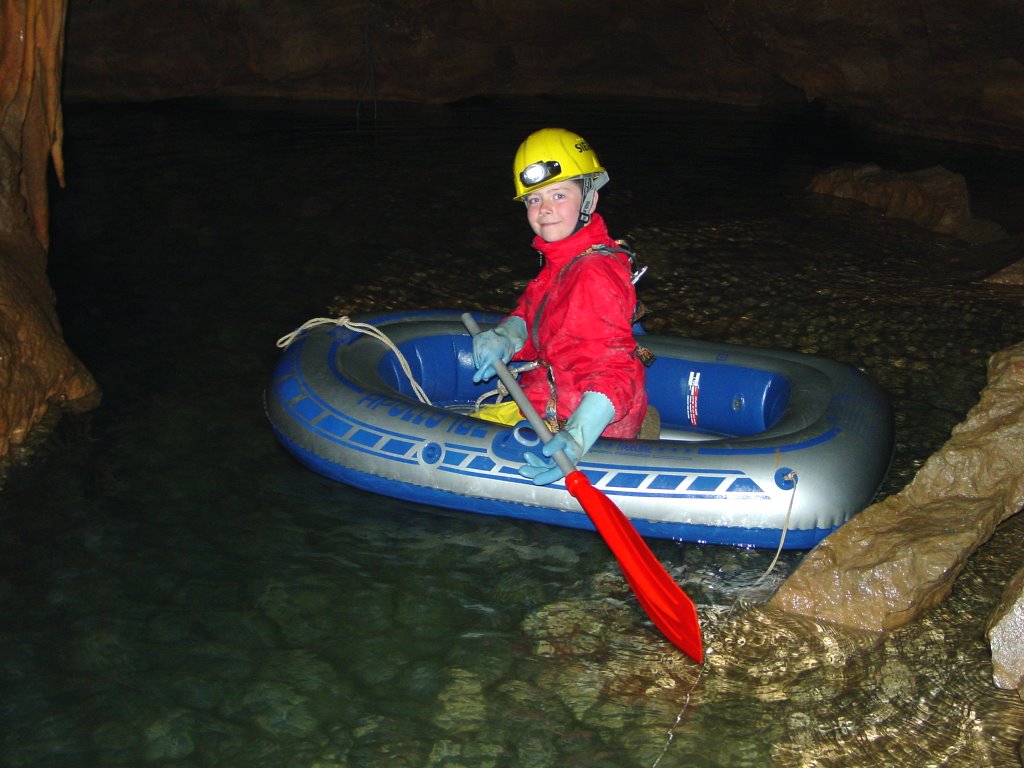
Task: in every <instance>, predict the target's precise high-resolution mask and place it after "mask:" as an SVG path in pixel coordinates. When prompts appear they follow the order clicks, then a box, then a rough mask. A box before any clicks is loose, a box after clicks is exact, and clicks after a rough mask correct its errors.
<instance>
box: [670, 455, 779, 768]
mask: <svg viewBox="0 0 1024 768" xmlns="http://www.w3.org/2000/svg"><path fill="white" fill-rule="evenodd" d="M782 479H783V480H790V481H792V483H793V493H792V494H790V497H789V509H787V510H786V521H785V522H784V523H783V525H782V537H781V538H780V539H779V547H778V549H776V550H775V558H774V559H773V560H772V562H771V565H769V566H768V570H766V571H765V572H764V573H762V574H761V577H760V578H759V579H758V580H757V581H755V582H754V586H755V587H756V586H757V585H758V584H760V583H761V582H762V581H764V580H765V579H766V578H767V577H768V574H769V573H771V572H772V570H773V569H774V568H775V564H776V563H778V562H779V556H780V555H781V554H782V547H783V545H784V544H785V543H786V533H787V532H788V531H789V518H790V516H791V515H792V514H793V500H794V499H795V498H796V486H797V474H796V470H791V471H790V472H789V473H788V474H786V475H783V477H782ZM740 599H741V596H737V597H736V599H735V600H733V601H732V605H730V606H729V610H728V611H727V612H726V614H725V617H724V618H723V619H722V622H723V623H724V622H727V621H729V619H730V618H731V617H732V615H733V613H734V612H735V611H736V606H737V605H739V602H740ZM707 666H708V665H707V662H706V661H705V663H704V664H702V665H701V668H700V671H699V672H697V677H695V678H694V680H693V684H692V685H691V686H690V687H689V689H688V690H687V691H686V697H685V699H683V706H682V709H680V710H679V714H677V715H676V719H675V722H673V723H672V725H671V727H670V728H669V729H668V734H667V736H666V739H665V746H664V747H662V749H661V754H659V755H658V757H657V759H656V760H655V761H654V762H653V763H652V764H651V768H658V766H659V765H660V764H661V761H662V758H664V757H665V755H666V754H668V751H669V749H670V748H671V746H672V742H673V741H674V740H675V737H676V729H678V728H679V725H680V723H682V722H683V717H684V716H685V715H686V710H688V709H689V708H690V699H691V698H692V697H693V692H694V691H696V690H697V686H698V685H699V684H700V681H701V678H702V677H704V670H705V669H707Z"/></svg>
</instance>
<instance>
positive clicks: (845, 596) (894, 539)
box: [771, 343, 1024, 653]
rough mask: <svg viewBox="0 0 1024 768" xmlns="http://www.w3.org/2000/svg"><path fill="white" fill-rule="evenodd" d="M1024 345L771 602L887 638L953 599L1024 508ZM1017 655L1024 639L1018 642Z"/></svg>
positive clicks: (996, 364) (998, 359)
mask: <svg viewBox="0 0 1024 768" xmlns="http://www.w3.org/2000/svg"><path fill="white" fill-rule="evenodd" d="M1022 388H1024V343H1020V344H1016V345H1014V346H1012V347H1009V348H1007V349H1004V350H1002V351H1000V352H998V353H996V354H995V355H993V356H992V358H991V359H990V361H989V368H988V385H987V386H986V387H985V389H984V390H983V391H982V393H981V399H980V401H979V402H978V404H977V405H976V406H975V407H974V408H972V409H971V411H970V412H969V413H968V414H967V418H966V419H965V420H964V421H963V422H961V423H960V424H959V425H957V426H956V427H955V428H954V429H953V434H952V436H951V437H950V439H949V440H948V441H947V443H946V444H945V445H944V446H943V447H942V448H941V449H940V450H939V451H938V452H937V453H936V454H934V455H933V456H932V457H931V458H929V459H928V460H927V461H926V462H925V464H924V465H923V466H922V467H921V469H920V471H919V472H918V473H917V474H916V476H915V477H914V479H913V480H912V481H911V482H910V483H909V484H908V485H907V486H906V487H905V488H904V489H903V490H902V491H900V492H899V493H897V494H895V495H893V496H890V497H889V498H886V499H884V500H883V501H881V502H879V503H877V504H874V505H873V506H871V507H869V508H868V509H866V510H865V511H864V512H862V513H860V514H859V515H857V516H856V517H855V518H854V519H853V520H851V521H850V522H849V523H847V524H846V525H844V526H843V527H842V528H840V529H839V530H838V531H836V532H835V533H834V534H832V535H831V536H829V537H828V538H827V539H825V540H824V541H823V542H822V543H821V544H819V545H818V547H817V548H815V549H814V550H812V551H811V552H810V553H809V554H808V555H807V557H806V558H804V560H803V561H802V562H801V564H800V566H799V567H798V568H797V570H795V571H794V572H793V574H792V575H791V576H790V577H789V579H787V580H786V582H785V583H784V584H783V585H782V587H781V588H780V589H779V591H778V592H777V593H776V595H775V596H774V597H773V598H772V600H771V605H772V606H774V607H777V608H780V609H782V610H784V611H788V612H791V613H796V614H802V615H805V616H810V617H813V618H816V619H818V620H821V621H827V622H831V623H835V624H839V625H842V626H845V627H849V628H855V629H860V630H869V631H873V632H883V631H886V630H890V629H894V628H896V627H899V626H901V625H903V624H906V623H907V622H909V621H912V620H913V619H915V618H916V617H918V616H919V615H920V614H921V613H922V612H923V611H925V610H927V609H928V608H930V607H932V606H934V605H936V604H937V603H939V602H940V601H941V600H943V599H944V598H945V597H946V596H947V595H948V594H949V592H950V590H951V589H952V586H953V582H954V580H955V579H956V577H957V575H958V574H959V573H960V571H961V570H962V568H963V566H964V564H965V562H966V560H967V558H968V557H969V556H970V555H971V553H973V552H974V551H975V550H976V549H977V548H978V547H979V546H980V545H981V544H982V543H984V542H985V541H986V540H988V538H989V537H990V536H991V535H992V532H993V531H994V530H995V528H996V526H997V525H999V523H1000V522H1002V521H1003V520H1005V519H1006V518H1008V517H1010V516H1011V515H1013V514H1015V513H1016V512H1017V511H1018V510H1020V509H1021V507H1022V506H1024V460H1022V458H1021V457H1022V456H1024V400H1022V398H1021V391H1022ZM1015 642H1016V644H1017V645H1018V651H1017V652H1018V653H1019V646H1020V645H1021V644H1022V643H1024V638H1022V637H1021V636H1020V635H1019V634H1018V636H1017V637H1016V639H1015Z"/></svg>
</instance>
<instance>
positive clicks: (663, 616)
mask: <svg viewBox="0 0 1024 768" xmlns="http://www.w3.org/2000/svg"><path fill="white" fill-rule="evenodd" d="M462 322H463V324H464V325H465V326H466V328H467V329H468V330H469V332H470V333H471V334H472V335H473V336H476V335H477V334H478V333H480V326H479V325H477V323H476V320H474V319H473V316H472V315H470V314H469V313H468V312H466V313H465V314H463V315H462ZM494 370H495V371H496V372H497V374H498V378H499V379H501V383H502V384H504V385H505V389H507V390H508V391H509V394H510V395H512V399H513V400H515V401H516V404H517V405H518V406H519V410H521V411H522V412H523V415H525V416H526V420H527V421H528V422H529V423H530V426H531V427H533V430H534V431H535V432H536V433H537V435H538V436H539V437H540V439H541V440H542V441H543V442H545V443H546V442H548V441H549V440H550V439H551V437H552V435H551V432H550V431H549V430H548V428H547V425H546V424H545V423H544V421H543V420H542V419H541V418H540V416H539V415H538V414H537V411H536V409H535V408H534V407H533V405H532V403H530V401H529V400H528V399H527V398H526V393H525V392H523V390H522V388H521V387H520V386H519V382H517V381H516V380H515V378H514V377H513V376H512V374H511V373H509V370H508V367H507V366H506V365H505V364H504V363H503V362H501V360H498V361H497V362H495V363H494ZM554 459H555V462H556V463H557V464H558V466H559V467H560V468H561V469H562V470H563V471H564V472H565V487H566V488H567V489H568V490H569V493H571V494H572V495H573V496H574V497H576V500H577V501H579V503H580V506H581V507H583V511H584V512H586V513H587V517H589V518H590V521H591V522H592V523H593V524H594V527H595V528H597V532H598V533H599V534H601V538H603V539H604V540H605V543H606V544H607V545H608V548H609V549H611V551H612V554H614V555H615V559H616V560H618V561H619V567H620V568H621V569H622V573H623V575H624V576H625V577H626V581H627V582H628V583H629V586H630V587H632V589H633V594H635V595H636V599H637V600H638V601H639V602H640V605H641V606H642V607H643V609H644V611H646V612H647V615H648V616H649V617H650V619H651V621H653V622H654V626H656V627H657V628H658V629H660V630H661V631H662V633H663V634H664V635H665V637H667V638H668V639H669V640H671V641H672V643H673V644H674V645H675V646H676V647H677V648H679V649H680V650H681V651H682V652H683V653H685V654H686V655H687V656H689V657H691V658H692V659H694V660H696V661H697V662H698V663H700V662H703V661H704V643H703V640H702V638H701V632H700V622H699V621H698V619H697V608H696V607H695V606H694V604H693V601H692V600H691V599H690V598H689V597H688V596H687V594H686V593H685V592H683V590H682V589H681V588H680V587H679V585H678V584H676V582H675V580H673V578H672V577H671V576H669V575H668V572H667V571H666V570H665V568H664V567H663V566H662V564H661V563H660V562H659V561H658V559H657V558H656V557H655V556H654V553H653V552H651V550H650V549H649V548H648V546H647V545H646V544H645V543H644V540H643V539H642V538H640V534H638V533H637V532H636V529H635V528H634V527H633V524H632V523H630V522H629V520H628V519H627V518H626V516H625V515H624V514H623V513H622V510H620V509H619V508H618V507H617V506H616V505H615V504H614V502H612V500H611V499H609V498H608V497H607V496H605V495H604V494H603V493H601V491H599V490H598V489H597V488H595V487H594V486H592V485H591V484H590V480H588V479H587V476H586V475H584V474H583V473H582V472H580V471H579V470H578V469H576V467H574V466H573V464H572V462H571V461H570V460H569V457H568V456H566V455H565V453H564V452H562V451H558V452H557V453H556V454H555V456H554Z"/></svg>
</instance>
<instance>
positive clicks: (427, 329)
mask: <svg viewBox="0 0 1024 768" xmlns="http://www.w3.org/2000/svg"><path fill="white" fill-rule="evenodd" d="M474 317H476V319H477V321H478V322H479V323H480V324H481V326H483V327H484V328H487V327H490V326H492V325H493V324H494V323H496V322H497V321H498V320H499V319H500V317H499V316H497V315H493V314H475V315H474ZM360 327H371V328H373V329H376V331H377V333H376V334H375V335H367V334H365V333H361V332H359V331H358V330H357V329H358V328H360ZM643 343H644V346H646V347H648V348H649V349H650V350H651V351H653V352H654V353H655V355H656V360H655V362H654V363H653V365H651V367H650V368H649V369H648V370H647V392H648V399H649V402H650V404H651V405H652V406H653V407H655V408H656V409H657V410H658V412H659V414H660V417H661V425H662V426H661V436H660V439H653V440H615V439H600V440H598V441H597V443H596V444H595V445H594V447H593V448H592V449H591V450H590V451H589V452H588V453H587V454H586V455H585V456H584V457H583V460H582V461H581V462H580V465H579V468H580V469H581V470H582V471H583V472H584V473H585V474H586V475H587V477H588V478H589V479H590V482H591V483H592V484H593V485H594V486H595V487H596V488H598V489H600V490H601V491H602V492H603V493H604V494H606V495H607V496H609V497H610V498H611V499H612V501H613V502H615V504H617V505H618V506H619V508H620V509H621V510H622V511H623V512H624V513H625V514H626V516H627V517H629V518H630V520H631V521H632V522H633V524H634V526H635V527H636V528H637V530H638V531H639V532H640V534H641V535H643V536H650V537H657V538H667V539H676V540H680V541H690V542H706V543H715V544H730V545H736V546H744V547H770V548H776V547H779V546H780V544H781V545H782V546H784V547H785V548H787V549H808V548H810V547H813V546H814V545H815V544H817V543H818V542H819V541H820V540H821V539H823V538H824V537H825V536H827V535H828V534H829V533H831V532H832V531H834V530H835V529H836V528H838V527H839V526H840V525H842V524H843V523H844V522H846V521H847V520H848V519H849V518H850V517H851V516H852V515H854V514H855V513H856V512H858V511H859V510H861V509H863V508H864V507H865V506H867V505H868V504H869V503H871V501H872V499H873V498H874V496H875V494H876V493H877V491H878V488H879V486H880V484H881V482H882V480H883V479H884V477H885V474H886V472H887V470H888V467H889V463H890V460H891V458H892V450H893V421H892V411H891V407H890V405H889V401H888V398H887V397H886V395H885V393H884V392H883V391H882V390H881V389H880V388H879V387H878V386H876V385H875V384H874V383H873V382H872V381H871V380H870V379H868V377H867V376H865V375H864V374H863V373H862V372H861V371H860V370H858V369H857V368H854V367H853V366H850V365H846V364H843V363H838V362H833V361H830V360H825V359H822V358H818V357H814V356H810V355H803V354H799V353H794V352H784V351H776V350H765V349H756V348H750V347H740V346H734V345H726V344H714V343H710V342H705V341H697V340H692V339H684V338H676V337H668V336H657V335H644V336H643ZM472 349H473V347H472V339H471V337H470V336H469V334H468V332H467V331H466V330H465V328H464V327H463V325H462V323H461V321H460V313H459V312H456V311H450V312H449V311H428V312H405V313H387V314H377V315H366V316H361V317H357V318H352V319H351V320H348V319H345V320H344V322H343V323H341V324H339V323H337V322H330V323H324V324H320V325H313V326H312V327H309V328H304V329H302V330H301V331H299V332H297V333H295V334H294V338H293V339H292V340H291V343H290V344H289V345H288V346H287V348H286V349H285V351H284V352H283V354H282V356H281V358H280V360H279V362H278V364H277V366H276V369H275V370H274V373H273V377H272V379H271V382H270V385H269V387H268V388H267V391H266V410H267V415H268V417H269V419H270V422H271V424H272V426H273V428H274V431H275V433H276V435H277V437H278V438H279V440H280V441H281V443H282V444H283V445H284V447H285V448H286V449H287V450H288V451H289V452H290V453H291V454H292V455H293V456H294V457H295V458H296V459H298V460H299V461H300V462H301V463H302V464H304V465H305V466H306V467H308V468H309V469H311V470H313V471H314V472H317V473H319V474H321V475H324V476H325V477H328V478H331V479H333V480H337V481H339V482H342V483H345V484H348V485H351V486H354V487H357V488H361V489H364V490H367V491H370V492H373V493H378V494H383V495H387V496H393V497H397V498H401V499H407V500H410V501H414V502H419V503H423V504H429V505H435V506H440V507H447V508H452V509H459V510H465V511H468V512H476V513H480V514H488V515H501V516H506V517H513V518H519V519H525V520H533V521H537V522H541V523H548V524H554V525H562V526H569V527H574V528H584V529H591V530H592V526H591V524H590V521H589V519H588V518H587V516H586V514H585V513H584V512H583V511H582V510H581V509H580V508H579V506H578V504H577V502H576V501H575V499H573V498H572V497H571V496H570V495H569V494H568V493H567V492H566V490H565V487H564V484H563V483H562V482H561V481H559V482H557V483H554V484H552V485H550V486H535V485H533V483H532V482H530V481H529V480H527V479H525V478H523V477H521V476H520V475H519V474H518V472H517V471H516V470H517V469H518V467H519V466H520V465H521V464H522V463H523V461H524V458H523V454H524V452H526V451H536V450H538V448H539V446H540V440H539V439H538V437H537V435H536V434H535V433H534V432H533V430H532V429H531V428H530V427H529V426H528V425H526V423H525V422H524V423H523V424H521V425H519V426H517V427H515V428H509V427H506V426H502V425H500V424H493V423H490V422H485V421H481V420H478V419H474V418H472V417H470V416H469V415H467V414H468V413H469V412H470V411H471V410H472V407H473V404H474V403H475V402H476V401H477V399H478V398H479V397H480V396H481V395H482V394H483V393H484V392H485V391H486V390H487V389H488V388H489V387H488V385H478V384H474V383H473V372H474V366H473V354H472ZM396 350H397V353H396ZM398 353H400V354H398Z"/></svg>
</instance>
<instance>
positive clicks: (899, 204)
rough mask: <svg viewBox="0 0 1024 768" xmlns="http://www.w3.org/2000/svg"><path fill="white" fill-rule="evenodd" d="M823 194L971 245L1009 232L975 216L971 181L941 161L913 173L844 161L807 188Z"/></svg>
mask: <svg viewBox="0 0 1024 768" xmlns="http://www.w3.org/2000/svg"><path fill="white" fill-rule="evenodd" d="M808 189H810V191H812V192H816V193H818V194H821V195H833V196H835V197H844V198H849V199H851V200H858V201H860V202H862V203H865V204H867V205H870V206H871V207H872V208H880V209H881V210H883V211H885V215H886V216H891V217H893V218H897V219H907V220H909V221H912V222H914V223H915V224H917V225H919V226H921V227H924V228H925V229H930V230H931V231H933V232H941V233H942V234H946V235H953V236H954V237H958V238H960V239H961V240H964V241H966V242H968V243H972V244H982V243H991V242H995V241H998V240H1003V239H1006V238H1007V237H1008V235H1007V233H1006V232H1005V231H1004V230H1003V229H1002V227H1000V226H999V225H998V224H995V223H994V222H990V221H984V220H980V219H975V218H974V217H973V216H972V215H971V204H970V197H969V195H968V193H967V182H966V181H965V179H964V177H963V176H961V175H960V174H958V173H951V172H950V171H947V170H946V169H945V168H942V167H941V166H935V167H932V168H926V169H924V170H921V171H914V172H912V173H897V172H895V171H887V170H884V169H882V168H881V167H879V166H878V165H875V164H873V163H872V164H869V165H863V166H844V167H841V168H833V169H831V170H828V171H824V172H823V173H820V174H818V175H817V176H815V178H814V179H813V180H812V181H811V183H810V186H809V187H808Z"/></svg>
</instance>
